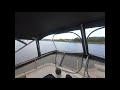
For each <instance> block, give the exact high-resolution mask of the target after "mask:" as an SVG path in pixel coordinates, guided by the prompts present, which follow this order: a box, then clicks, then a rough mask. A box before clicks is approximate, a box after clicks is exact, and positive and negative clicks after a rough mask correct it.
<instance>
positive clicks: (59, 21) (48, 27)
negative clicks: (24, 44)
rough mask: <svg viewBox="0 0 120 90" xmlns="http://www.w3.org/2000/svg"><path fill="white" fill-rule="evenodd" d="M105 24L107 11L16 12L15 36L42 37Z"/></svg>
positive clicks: (21, 37)
mask: <svg viewBox="0 0 120 90" xmlns="http://www.w3.org/2000/svg"><path fill="white" fill-rule="evenodd" d="M81 24H83V26H84V27H85V28H91V27H101V26H105V12H16V13H15V38H17V39H29V40H32V39H33V38H39V39H42V38H43V37H45V36H47V35H50V34H55V33H63V32H68V31H71V30H80V27H81V26H80V25H81Z"/></svg>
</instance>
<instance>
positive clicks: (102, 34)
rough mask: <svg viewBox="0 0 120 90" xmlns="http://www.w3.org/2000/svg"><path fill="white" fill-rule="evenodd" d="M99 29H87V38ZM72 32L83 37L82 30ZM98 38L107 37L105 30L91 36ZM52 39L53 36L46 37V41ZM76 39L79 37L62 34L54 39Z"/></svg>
mask: <svg viewBox="0 0 120 90" xmlns="http://www.w3.org/2000/svg"><path fill="white" fill-rule="evenodd" d="M97 28H98V27H96V28H89V29H86V36H88V35H89V34H90V32H92V31H93V30H95V29H97ZM72 32H75V33H77V34H78V35H80V36H81V32H80V30H74V31H72ZM96 36H97V37H105V28H102V29H100V30H97V31H95V32H94V33H92V34H91V35H90V37H96ZM52 37H53V34H52V35H48V36H46V37H45V38H44V39H52ZM76 37H77V35H75V34H72V33H62V34H57V35H55V36H54V39H73V38H76Z"/></svg>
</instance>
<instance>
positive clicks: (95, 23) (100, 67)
mask: <svg viewBox="0 0 120 90" xmlns="http://www.w3.org/2000/svg"><path fill="white" fill-rule="evenodd" d="M91 27H100V28H98V29H96V30H94V31H97V30H99V29H101V28H105V13H104V12H16V14H15V40H17V41H19V42H21V43H23V44H25V45H24V46H23V47H22V48H24V47H26V46H27V45H29V44H30V43H31V42H33V41H36V48H37V52H38V57H35V58H33V59H30V60H27V61H25V62H22V63H19V64H16V65H15V78H105V58H100V57H98V56H95V55H92V54H90V53H89V51H88V43H87V38H86V34H85V29H86V28H91ZM72 30H81V35H82V38H80V37H79V35H78V34H76V33H73V32H70V31H72ZM94 31H93V32H94ZM65 32H69V33H73V34H75V35H77V36H78V37H79V39H81V41H82V47H83V53H69V52H61V51H59V50H57V48H56V50H54V51H51V52H47V53H45V54H41V51H40V43H39V40H41V39H42V38H44V37H45V36H48V35H50V34H54V36H55V35H56V34H60V33H65ZM93 32H92V33H93ZM90 34H91V33H90ZM54 36H53V37H54ZM88 37H89V35H88ZM21 39H26V40H33V41H31V42H29V43H25V42H24V41H22V40H21ZM53 44H54V45H55V43H54V41H53ZM55 47H56V46H55ZM22 48H20V49H18V50H17V51H15V53H17V52H19V51H20V50H21V49H22ZM46 49H47V47H46ZM89 62H90V63H89ZM78 64H79V65H78Z"/></svg>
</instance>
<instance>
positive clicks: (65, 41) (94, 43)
mask: <svg viewBox="0 0 120 90" xmlns="http://www.w3.org/2000/svg"><path fill="white" fill-rule="evenodd" d="M41 41H52V40H41ZM54 41H55V42H71V43H81V42H78V41H60V40H54ZM88 44H105V42H88Z"/></svg>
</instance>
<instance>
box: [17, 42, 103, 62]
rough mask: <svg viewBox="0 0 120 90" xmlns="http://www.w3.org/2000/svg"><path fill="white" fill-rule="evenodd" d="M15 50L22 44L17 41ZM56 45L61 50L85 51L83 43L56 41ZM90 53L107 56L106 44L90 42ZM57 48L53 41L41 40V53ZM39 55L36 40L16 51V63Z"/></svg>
mask: <svg viewBox="0 0 120 90" xmlns="http://www.w3.org/2000/svg"><path fill="white" fill-rule="evenodd" d="M15 44H16V45H15V50H17V49H19V47H21V46H23V45H20V44H19V43H18V42H15ZM55 44H56V47H57V49H58V50H59V51H66V52H71V53H79V52H83V48H82V44H81V43H70V42H55ZM88 48H89V53H91V54H93V55H96V56H99V57H102V58H105V45H104V44H89V45H88ZM53 50H56V49H55V46H54V44H53V42H52V41H40V51H41V53H42V54H43V53H46V52H49V51H53ZM34 57H37V48H36V42H35V41H34V42H32V43H31V44H30V45H28V46H26V47H25V48H23V49H22V50H20V51H18V52H17V53H15V64H18V63H21V62H24V61H26V60H29V59H32V58H34Z"/></svg>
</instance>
